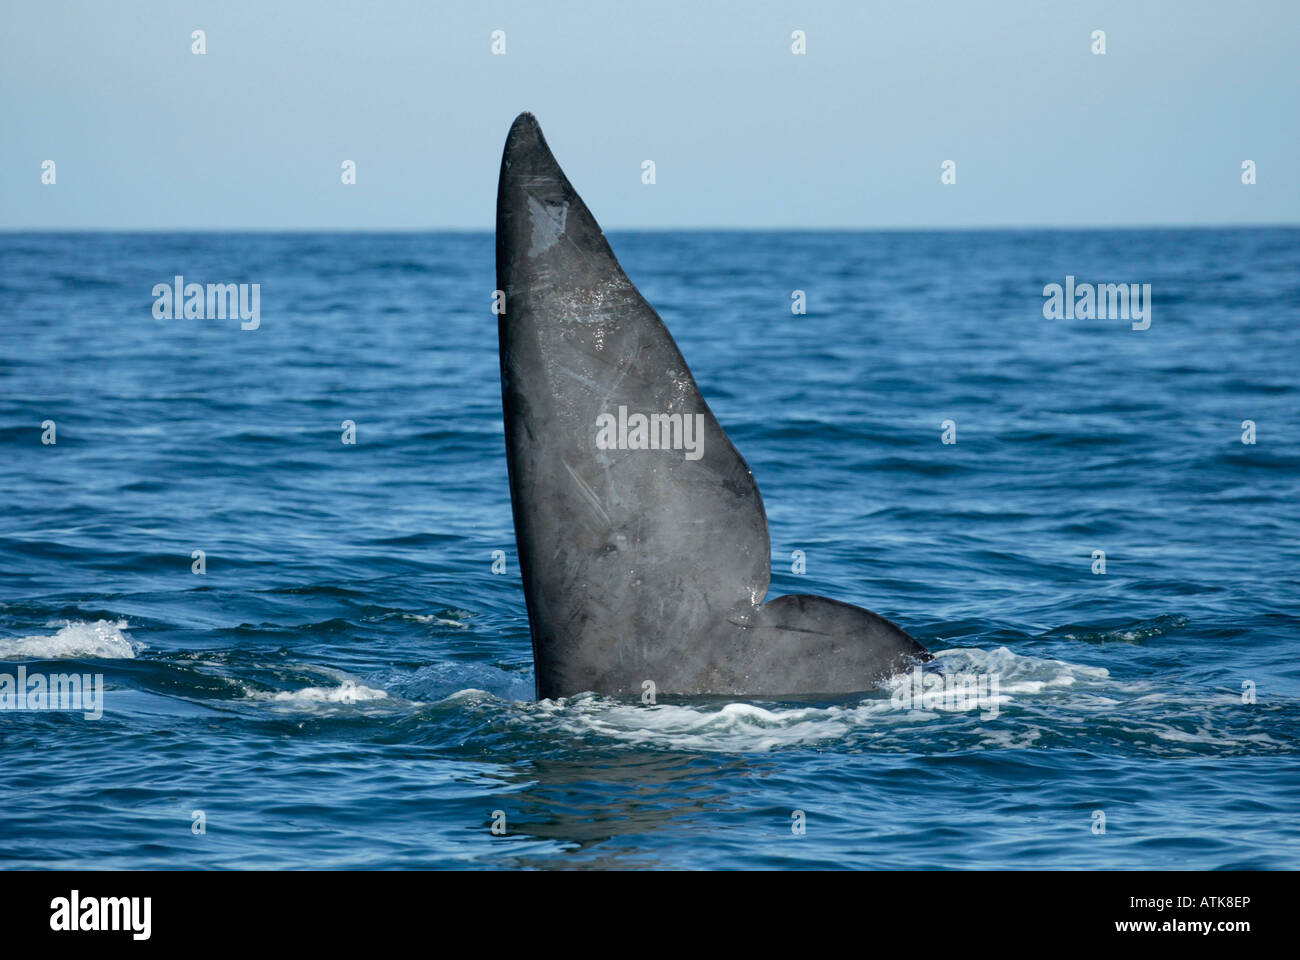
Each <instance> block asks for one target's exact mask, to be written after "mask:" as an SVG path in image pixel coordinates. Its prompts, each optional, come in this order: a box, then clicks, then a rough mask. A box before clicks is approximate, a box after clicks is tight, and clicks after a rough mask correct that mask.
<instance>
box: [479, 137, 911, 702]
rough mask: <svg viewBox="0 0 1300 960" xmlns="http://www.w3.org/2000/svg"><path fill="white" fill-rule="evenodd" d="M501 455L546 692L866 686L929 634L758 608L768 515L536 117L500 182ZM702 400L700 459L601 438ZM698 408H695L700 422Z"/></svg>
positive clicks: (843, 616) (799, 600)
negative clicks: (614, 427)
mask: <svg viewBox="0 0 1300 960" xmlns="http://www.w3.org/2000/svg"><path fill="white" fill-rule="evenodd" d="M497 286H498V288H499V289H501V290H502V291H504V292H505V297H506V306H505V313H504V314H503V315H502V316H501V318H500V337H501V386H502V405H503V408H504V415H505V435H506V460H507V463H508V464H509V469H510V499H511V504H512V507H513V510H514V520H515V538H516V541H517V544H518V549H519V565H520V570H521V572H522V575H523V583H524V597H525V599H526V601H527V604H528V620H529V624H530V626H531V628H532V638H533V658H534V661H535V663H536V666H537V696H538V697H539V698H555V697H564V696H570V695H573V694H576V693H580V692H583V691H594V692H596V693H602V694H611V695H630V694H637V695H639V694H641V693H642V691H643V690H644V689H645V688H644V686H643V685H644V683H645V681H647V680H648V681H652V682H653V683H654V685H655V690H656V692H658V693H661V694H690V695H704V694H711V695H719V696H729V697H753V696H764V697H780V696H783V695H787V696H809V695H816V694H828V695H839V694H844V693H853V692H859V691H865V690H869V689H871V688H872V687H874V686H876V685H877V684H878V682H879V681H880V680H882V679H883V678H885V677H887V676H889V675H891V674H893V673H896V672H898V671H899V670H901V669H905V668H906V667H907V666H908V665H909V664H911V663H912V662H915V661H917V660H928V659H930V655H929V654H928V653H927V652H926V650H925V648H924V647H922V646H921V645H920V644H919V643H917V642H916V640H914V639H913V638H912V637H911V636H909V635H908V634H907V633H906V632H905V631H904V630H903V629H902V628H900V627H898V626H897V625H896V624H893V623H891V622H890V621H888V620H886V619H885V618H883V617H880V616H877V615H876V614H874V613H871V612H870V611H868V610H863V609H862V608H860V607H855V606H851V605H849V604H846V603H840V602H838V601H836V600H828V599H826V598H825V597H815V596H804V595H796V596H785V597H778V598H776V599H774V600H772V601H771V602H769V603H766V604H764V602H763V600H764V598H765V597H766V595H767V588H768V582H769V579H770V575H771V570H770V556H771V552H770V544H769V541H768V532H767V514H766V513H765V512H764V510H763V500H762V497H760V496H759V493H758V485H757V484H756V483H755V482H754V477H753V474H751V473H750V470H749V466H748V465H747V464H746V463H745V460H744V458H743V457H741V455H740V454H739V453H738V452H737V451H736V448H735V447H733V446H732V445H731V441H730V440H728V439H727V435H726V434H725V433H724V432H723V431H722V427H720V426H719V425H718V421H717V420H716V419H715V418H714V416H713V413H712V411H710V410H709V406H708V404H707V403H705V402H704V398H703V397H702V396H701V395H700V391H699V388H698V387H696V385H695V379H694V378H693V377H692V376H691V371H690V369H689V368H688V367H687V365H686V361H685V360H684V359H683V358H682V354H681V352H680V351H679V350H678V349H677V344H676V343H674V342H673V338H672V336H671V335H670V334H669V333H668V328H667V327H665V326H664V323H663V321H662V320H661V319H659V315H658V314H657V313H655V311H654V310H653V308H651V306H650V305H649V304H648V303H646V302H645V300H644V299H642V297H641V294H640V293H638V292H637V289H636V287H634V286H633V285H632V281H631V280H629V279H628V278H627V275H626V274H625V273H624V272H623V268H622V267H620V266H619V263H618V260H617V259H616V258H615V257H614V253H613V251H612V250H611V249H610V247H609V244H608V243H607V242H606V240H605V235H604V234H603V233H602V232H601V229H600V226H599V225H598V224H597V223H596V220H595V218H594V217H592V215H591V213H590V212H589V211H588V210H587V206H586V204H584V203H583V202H582V198H581V197H579V196H578V194H577V193H576V192H575V191H574V189H573V187H572V185H570V183H569V181H568V178H566V177H565V175H564V173H563V171H561V170H560V166H559V164H558V163H556V161H555V157H553V156H552V155H551V151H550V149H549V148H548V147H547V145H546V140H545V139H544V138H543V137H542V131H541V128H540V127H539V126H538V125H537V121H536V120H535V119H534V118H533V116H532V114H529V113H524V114H520V116H519V117H518V118H517V119H516V120H515V122H514V125H513V126H512V127H511V128H510V134H509V136H508V137H507V139H506V148H505V155H504V157H503V158H502V161H501V179H500V183H499V187H498V192H497ZM620 405H622V406H625V407H626V408H627V412H628V414H629V415H631V414H633V413H642V414H645V415H650V414H682V415H694V414H702V415H703V424H704V430H703V435H702V455H701V456H700V457H699V458H698V459H688V458H687V456H686V451H684V450H683V449H601V448H600V447H599V446H598V444H597V432H598V431H597V417H598V416H600V415H601V414H612V415H615V416H617V414H618V408H619V406H620ZM692 422H694V421H692Z"/></svg>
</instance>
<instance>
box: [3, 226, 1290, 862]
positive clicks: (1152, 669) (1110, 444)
mask: <svg viewBox="0 0 1300 960" xmlns="http://www.w3.org/2000/svg"><path fill="white" fill-rule="evenodd" d="M611 240H612V243H613V245H614V248H615V250H616V252H617V253H618V254H619V256H620V258H621V259H622V261H623V264H624V266H625V268H626V269H627V271H628V273H629V275H630V276H631V277H632V278H633V280H634V281H635V282H636V283H637V284H638V286H639V287H640V288H641V290H642V292H643V293H644V294H645V296H646V297H647V299H648V300H649V301H650V302H651V303H653V304H654V305H655V306H656V307H657V309H658V310H659V312H660V313H661V315H662V316H663V317H664V319H665V321H666V322H667V324H668V326H669V328H670V329H671V330H672V332H673V334H674V336H675V337H676V338H677V341H678V343H679V345H680V346H681V348H682V351H683V353H684V354H685V356H686V358H687V361H688V362H689V363H690V365H691V367H692V369H693V371H694V373H695V376H696V379H697V381H698V382H699V384H700V386H701V389H702V391H703V393H704V396H705V398H706V399H707V400H708V402H709V403H710V405H711V406H712V408H713V410H714V412H715V413H716V414H717V416H718V418H719V420H720V422H721V423H722V424H723V426H724V427H725V428H726V429H727V431H728V433H729V434H730V436H731V438H732V440H733V441H734V442H735V444H736V446H737V447H738V448H739V450H740V451H741V453H742V454H743V455H744V456H745V457H746V459H747V460H748V462H749V464H750V466H751V468H752V469H753V472H754V475H755V477H756V479H757V480H758V483H759V485H760V487H761V489H762V492H763V495H764V499H765V502H766V506H767V510H768V517H769V522H770V525H771V531H772V553H773V571H774V573H773V586H772V594H771V595H776V594H780V593H793V592H811V593H822V594H825V595H828V596H832V597H835V598H838V599H842V600H846V601H850V602H854V603H858V604H861V605H863V606H867V607H869V608H871V609H873V610H876V611H877V612H879V613H882V614H884V615H885V616H888V617H890V618H891V619H894V620H896V621H897V622H899V623H900V624H902V625H903V626H905V627H906V628H907V629H908V630H909V631H911V632H912V633H913V634H915V635H916V636H917V637H918V638H920V639H921V640H922V641H923V642H924V643H926V644H927V645H928V646H929V647H930V648H931V649H932V650H935V651H936V652H938V653H939V656H938V658H937V661H936V663H935V664H933V665H931V666H930V667H928V668H927V669H928V670H931V671H933V670H938V671H940V672H949V673H953V672H970V673H974V674H977V675H988V676H993V675H996V676H997V677H998V678H999V682H1000V689H1001V693H1002V696H1001V699H1000V702H999V705H998V710H997V715H996V716H992V717H990V716H988V715H987V713H988V711H980V710H960V709H944V708H943V707H941V706H934V707H931V708H924V706H923V707H922V708H918V709H911V710H904V709H898V708H897V707H896V706H895V705H894V704H893V703H891V691H892V690H893V688H892V687H891V688H887V689H884V690H882V691H878V692H875V693H872V694H869V695H865V696H862V697H858V698H852V699H851V700H849V701H839V702H835V703H824V704H823V703H779V702H752V703H735V704H725V703H718V702H695V701H690V700H675V699H673V698H660V701H659V703H658V704H657V705H655V706H653V707H648V706H643V705H642V704H640V703H639V702H623V701H617V700H612V699H608V698H601V697H596V696H581V697H576V698H573V699H571V700H567V701H559V702H541V703H539V702H536V701H534V700H533V674H532V664H531V651H530V645H529V639H528V625H527V619H526V614H525V609H524V601H523V595H522V592H521V587H520V582H519V577H518V567H517V564H516V562H515V551H514V543H513V531H512V527H511V517H510V509H509V490H508V486H507V478H506V466H505V457H504V445H503V437H502V427H501V410H500V386H499V380H498V370H497V334H496V323H495V318H494V317H493V316H492V314H491V312H490V306H491V295H492V289H493V287H494V286H495V279H494V272H493V238H492V236H491V235H490V234H428V235H417V234H392V235H385V234H358V235H348V234H315V235H313V234H245V235H236V234H133V235H111V234H7V235H0V303H2V304H3V310H2V314H3V326H2V328H0V338H2V340H0V342H2V344H3V348H2V349H0V442H2V444H3V446H2V450H3V457H2V458H0V490H3V502H4V509H3V520H2V521H0V577H2V580H0V673H6V672H7V673H11V674H12V673H15V672H16V671H17V670H18V668H19V667H23V668H25V669H26V670H27V671H28V672H30V673H40V672H44V673H46V674H50V673H57V672H64V671H76V672H82V673H91V674H94V673H101V674H103V676H104V678H105V682H106V684H107V686H108V690H107V692H106V694H105V701H104V712H103V716H102V718H100V719H97V720H90V719H86V718H85V717H84V716H83V715H82V714H80V713H72V712H51V711H24V712H15V711H3V712H0V865H4V866H9V867H15V866H20V867H115V868H120V867H129V868H143V867H324V868H338V867H342V868H353V867H359V868H390V867H456V868H501V867H540V868H557V867H672V868H746V867H812V868H824V867H853V868H873V867H874V868H922V867H941V868H952V867H957V868H960V867H985V868H989V867H991V868H1001V867H1011V868H1016V867H1026V868H1027V867H1069V868H1078V867H1114V868H1144V867H1145V868H1183V867H1197V868H1240V867H1252V868H1255V867H1258V868H1273V867H1283V868H1292V869H1294V868H1296V867H1300V791H1298V790H1297V786H1300V767H1298V765H1297V761H1298V760H1300V740H1298V736H1300V717H1298V715H1297V707H1298V706H1300V670H1297V666H1296V652H1297V626H1298V625H1300V602H1298V599H1297V598H1298V587H1300V505H1298V504H1300V449H1298V448H1297V442H1296V436H1297V429H1296V428H1297V422H1298V420H1300V408H1298V405H1297V400H1298V399H1300V392H1298V391H1297V353H1298V351H1297V344H1298V334H1297V329H1298V328H1297V322H1298V321H1300V231H1297V230H1293V229H1276V230H1263V229H1261V230H1191V231H1186V230H1173V231H1093V232H1068V231H1050V232H1032V231H1025V232H1015V231H1004V232H989V233H978V232H951V233H808V232H765V233H741V232H717V233H708V232H690V233H642V234H636V233H626V234H613V235H612V236H611ZM177 274H182V275H184V277H185V278H186V280H187V281H196V282H201V283H208V282H212V283H239V282H248V283H260V284H261V288H260V290H261V303H260V307H261V314H260V316H261V324H260V327H259V328H258V329H256V330H249V331H245V330H241V329H240V325H239V321H238V320H198V319H189V320H186V319H172V320H159V319H155V317H154V316H153V313H152V307H153V302H154V298H153V295H152V292H151V291H152V288H153V286H154V285H155V284H157V283H169V282H171V278H172V277H174V276H175V275H177ZM1067 276H1074V277H1076V278H1078V280H1079V281H1080V282H1095V283H1120V282H1137V283H1150V284H1151V285H1152V290H1153V296H1154V305H1153V310H1152V316H1151V326H1150V328H1149V329H1147V330H1143V331H1135V330H1133V329H1132V328H1131V325H1130V323H1129V322H1128V321H1127V320H1122V319H1120V320H1098V319H1074V320H1045V319H1044V317H1043V296H1042V289H1043V287H1044V285H1045V284H1048V283H1064V282H1065V278H1066V277H1067ZM796 289H799V290H803V291H805V292H806V294H807V303H808V312H807V315H806V316H796V315H793V314H792V312H791V309H790V304H791V292H792V291H793V290H796ZM47 420H52V421H54V422H55V425H56V436H55V438H56V442H55V443H54V444H45V443H42V433H43V429H42V426H41V425H42V423H43V422H44V421H47ZM345 420H351V421H354V422H355V424H356V441H357V442H356V443H355V444H354V445H345V444H344V443H343V442H342V440H341V437H342V423H343V421H345ZM945 420H952V421H954V423H955V424H956V429H957V435H956V439H957V442H956V443H953V444H945V443H943V442H941V432H942V431H941V426H940V425H941V423H942V422H943V421H945ZM1246 420H1251V421H1253V422H1254V423H1255V425H1256V440H1257V442H1256V443H1254V444H1245V443H1243V442H1242V434H1243V421H1246ZM195 550H202V551H204V553H205V557H206V561H205V562H206V572H205V573H203V574H202V575H199V574H195V573H193V572H192V569H191V565H192V563H193V562H194V561H193V559H192V555H193V551H195ZM498 550H500V551H504V554H505V557H506V572H505V573H504V574H494V573H493V571H492V564H493V553H494V551H498ZM796 550H801V551H804V554H805V555H806V558H807V559H806V573H804V574H802V575H797V574H795V573H793V572H792V560H791V558H792V554H793V553H794V551H796ZM1095 550H1103V551H1105V556H1106V571H1105V573H1104V574H1100V573H1094V572H1093V566H1094V560H1093V552H1094V551H1095ZM897 682H899V683H901V682H904V681H903V680H901V679H900V680H898V681H897ZM1251 691H1253V697H1254V699H1255V702H1253V703H1250V702H1245V701H1248V700H1250V699H1251V696H1250V693H1251ZM196 811H202V823H203V826H204V829H205V832H202V833H196V832H195V829H196V827H195V823H196V816H197V814H196ZM494 811H501V812H502V814H503V815H504V823H505V830H506V832H505V834H504V835H494V834H493V832H492V830H491V827H492V824H493V823H494V820H497V821H499V820H500V819H501V818H500V816H498V815H497V814H495V813H494ZM794 811H802V812H803V814H804V817H805V818H806V832H805V833H803V834H802V835H799V834H796V833H795V832H793V831H792V829H791V827H792V823H794V822H795V821H794V819H793V813H794ZM1096 811H1101V812H1102V813H1103V814H1104V816H1105V832H1104V833H1101V832H1098V831H1097V828H1096V825H1097V824H1098V823H1099V819H1098V817H1097V815H1096Z"/></svg>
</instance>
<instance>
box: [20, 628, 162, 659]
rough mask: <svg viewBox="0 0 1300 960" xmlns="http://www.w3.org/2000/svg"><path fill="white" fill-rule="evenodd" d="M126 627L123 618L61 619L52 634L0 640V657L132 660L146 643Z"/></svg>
mask: <svg viewBox="0 0 1300 960" xmlns="http://www.w3.org/2000/svg"><path fill="white" fill-rule="evenodd" d="M55 625H56V624H55V623H51V624H48V626H55ZM127 626H128V624H127V622H126V621H125V620H116V621H113V620H96V621H95V622H94V623H88V622H86V621H84V620H64V621H63V626H62V627H60V628H59V630H58V632H56V633H53V634H32V635H30V636H25V637H13V638H10V639H3V640H0V660H63V659H68V658H71V657H79V658H87V659H98V660H133V659H134V658H135V655H136V654H137V653H139V652H140V651H141V650H144V649H145V645H144V644H143V643H140V642H139V641H137V640H133V639H132V638H131V636H130V635H129V634H128V633H126V629H127Z"/></svg>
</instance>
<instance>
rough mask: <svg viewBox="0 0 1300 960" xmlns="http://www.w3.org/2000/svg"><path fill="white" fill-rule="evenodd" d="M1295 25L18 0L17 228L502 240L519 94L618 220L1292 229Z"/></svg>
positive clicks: (1239, 19) (686, 6) (0, 121)
mask: <svg viewBox="0 0 1300 960" xmlns="http://www.w3.org/2000/svg"><path fill="white" fill-rule="evenodd" d="M197 28H202V29H204V30H205V31H206V32H207V54H206V56H194V55H193V54H192V53H191V52H190V45H191V40H190V34H191V31H192V30H194V29H197ZM496 29H501V30H505V31H506V35H507V54H506V55H505V56H493V55H492V54H491V52H490V43H491V40H490V34H491V32H492V31H493V30H496ZM795 29H801V30H804V31H805V32H806V34H807V38H808V39H807V43H808V52H807V55H806V56H794V55H793V54H792V53H791V52H790V43H791V41H790V34H791V31H792V30H795ZM1094 29H1102V30H1105V31H1106V37H1107V53H1106V55H1105V56H1094V55H1092V54H1091V53H1090V49H1089V48H1090V34H1091V32H1092V31H1093V30H1094ZM1298 39H1300V3H1295V2H1290V0H1277V2H1260V3H1229V2H1214V3H1210V2H1130V0H1125V2H1115V3H1066V2H1059V3H1056V2H1052V3H1046V2H1044V3H1039V2H1011V0H1001V2H989V3H979V2H969V0H968V2H927V3H918V2H889V3H874V2H849V0H845V2H822V3H817V2H806V3H798V4H795V3H766V2H725V3H722V2H718V3H705V2H700V0H649V2H643V3H636V4H632V3H613V2H609V0H597V2H587V3H579V2H547V3H543V2H539V0H528V2H518V3H473V4H465V5H463V7H462V8H460V9H457V8H451V7H450V5H447V4H441V3H432V2H422V3H419V2H411V3H407V2H384V0H356V2H350V3H320V2H318V3H308V2H256V0H235V2H212V3H190V2H164V0H149V2H116V3H91V2H60V0H52V2H40V3H35V2H32V3H17V2H9V3H6V4H5V5H4V10H3V13H0V131H2V132H0V138H2V139H0V229H15V228H40V229H47V228H48V229H62V228H83V227H88V228H120V229H136V228H155V229H181V228H184V229H236V228H253V229H281V228H285V229H367V230H368V229H437V228H478V229H490V228H491V227H492V226H493V222H494V219H493V217H494V203H495V191H496V177H497V167H498V164H499V162H500V155H501V146H502V143H503V140H504V138H505V134H506V130H507V129H508V127H509V125H510V122H511V120H512V119H513V118H514V116H515V114H517V113H518V112H519V111H521V110H531V111H533V112H534V113H535V114H537V116H538V119H539V120H540V121H541V123H542V128H543V130H545V132H546V135H547V138H548V140H549V141H550V143H551V146H552V148H553V149H554V150H555V152H556V155H557V156H558V158H559V160H560V162H561V164H562V165H563V166H564V168H565V170H566V171H567V172H568V174H569V177H570V179H572V180H573V182H574V185H575V186H576V187H577V188H578V190H579V192H580V193H582V195H583V196H584V198H585V199H586V200H587V202H588V204H589V205H590V206H591V207H592V209H593V211H594V212H595V213H596V216H597V217H598V218H599V219H600V221H601V223H602V224H603V225H604V226H605V227H607V228H630V227H711V226H722V227H766V226H792V227H849V228H866V229H871V228H880V227H970V226H1026V225H1045V226H1090V225H1101V226H1108V225H1165V224H1168V225H1175V224H1249V223H1297V222H1300V122H1297V121H1298V118H1300V110H1298V109H1297V102H1298V101H1300V65H1298V64H1300V57H1297V54H1296V43H1297V40H1298ZM345 159H348V160H354V161H356V163H357V168H358V183H357V184H356V185H355V186H343V185H341V184H340V182H339V173H340V164H341V162H342V161H343V160H345ZM646 159H652V160H654V161H655V163H656V166H657V180H658V182H657V183H656V184H655V185H653V186H645V185H643V184H642V183H641V163H642V161H643V160H646ZM949 159H951V160H954V161H956V163H957V183H956V185H954V186H944V185H942V184H941V183H940V180H939V175H940V164H941V163H942V162H943V161H944V160H949ZM1246 159H1249V160H1254V161H1255V162H1256V164H1257V165H1258V184H1257V185H1255V186H1251V187H1245V186H1242V184H1241V180H1240V173H1241V162H1242V160H1246ZM44 160H54V161H55V162H56V163H57V174H58V182H57V184H56V185H54V186H43V185H42V184H41V182H40V175H41V163H42V161H44Z"/></svg>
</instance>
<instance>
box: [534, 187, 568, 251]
mask: <svg viewBox="0 0 1300 960" xmlns="http://www.w3.org/2000/svg"><path fill="white" fill-rule="evenodd" d="M528 219H529V220H530V221H531V222H532V225H533V235H532V239H531V240H530V241H529V244H528V255H529V256H530V257H535V256H537V255H538V254H539V253H545V252H546V251H547V250H549V249H551V247H553V246H555V244H556V243H557V242H558V241H559V239H560V237H562V236H564V223H565V221H566V220H568V219H569V201H567V200H565V201H564V202H563V203H561V204H558V205H553V204H549V203H541V202H539V201H537V200H535V199H533V198H532V197H531V196H530V197H529V198H528Z"/></svg>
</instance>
